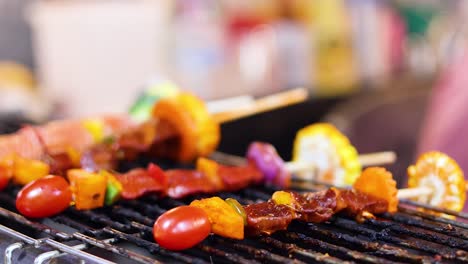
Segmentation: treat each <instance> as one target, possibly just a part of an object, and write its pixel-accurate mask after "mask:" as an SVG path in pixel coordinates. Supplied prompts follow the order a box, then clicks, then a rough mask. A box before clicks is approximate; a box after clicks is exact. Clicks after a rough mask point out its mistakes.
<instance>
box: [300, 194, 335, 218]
mask: <svg viewBox="0 0 468 264" xmlns="http://www.w3.org/2000/svg"><path fill="white" fill-rule="evenodd" d="M291 195H292V198H293V199H294V202H293V208H294V211H295V212H296V213H297V214H298V216H299V219H300V220H302V221H305V222H313V223H320V222H324V221H327V220H328V219H330V217H332V216H333V214H334V213H335V209H336V203H337V202H336V200H337V192H336V191H335V190H334V189H328V190H324V191H320V192H310V193H305V194H300V193H295V192H291Z"/></svg>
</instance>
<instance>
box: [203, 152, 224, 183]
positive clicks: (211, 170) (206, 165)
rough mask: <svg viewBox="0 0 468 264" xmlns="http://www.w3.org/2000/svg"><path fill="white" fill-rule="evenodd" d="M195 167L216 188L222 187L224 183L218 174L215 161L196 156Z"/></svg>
mask: <svg viewBox="0 0 468 264" xmlns="http://www.w3.org/2000/svg"><path fill="white" fill-rule="evenodd" d="M196 168H197V171H201V172H203V173H204V174H205V176H206V177H207V178H208V179H209V180H210V182H211V183H212V184H213V185H214V186H216V188H217V189H219V190H222V189H223V186H224V183H223V179H222V178H221V177H220V176H219V175H218V163H217V162H216V161H214V160H210V159H207V158H198V159H197V166H196Z"/></svg>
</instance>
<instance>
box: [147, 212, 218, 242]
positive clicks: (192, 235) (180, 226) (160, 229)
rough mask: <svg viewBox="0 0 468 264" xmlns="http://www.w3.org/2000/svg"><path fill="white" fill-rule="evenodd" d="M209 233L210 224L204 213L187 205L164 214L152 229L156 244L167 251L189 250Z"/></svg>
mask: <svg viewBox="0 0 468 264" xmlns="http://www.w3.org/2000/svg"><path fill="white" fill-rule="evenodd" d="M210 232H211V223H210V220H209V219H208V215H207V214H206V213H205V211H203V209H201V208H197V207H194V206H187V205H184V206H179V207H176V208H174V209H171V210H169V211H167V212H165V213H164V214H162V215H161V216H160V217H159V218H158V219H157V220H156V222H155V223H154V227H153V236H154V239H155V240H156V242H158V244H159V245H160V246H161V247H164V248H167V249H169V250H184V249H188V248H191V247H193V246H195V245H196V244H198V243H200V242H201V241H203V240H204V239H205V238H206V237H207V236H208V235H209V234H210Z"/></svg>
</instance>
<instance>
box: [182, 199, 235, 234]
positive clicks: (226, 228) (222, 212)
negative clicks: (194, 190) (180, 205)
mask: <svg viewBox="0 0 468 264" xmlns="http://www.w3.org/2000/svg"><path fill="white" fill-rule="evenodd" d="M190 206H195V207H198V208H201V209H203V211H205V213H206V214H207V215H208V218H209V219H210V222H211V230H212V231H213V233H215V234H217V235H220V236H222V237H228V238H234V239H243V238H244V219H243V218H242V216H240V215H239V214H238V213H237V212H236V211H235V210H234V208H232V207H231V206H230V205H229V204H228V203H226V202H225V201H224V200H223V199H221V198H219V197H211V198H207V199H201V200H195V201H193V202H192V203H191V204H190Z"/></svg>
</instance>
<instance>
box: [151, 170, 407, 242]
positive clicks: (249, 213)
mask: <svg viewBox="0 0 468 264" xmlns="http://www.w3.org/2000/svg"><path fill="white" fill-rule="evenodd" d="M380 170H383V172H384V173H380V172H381V171H380ZM376 172H377V173H376ZM364 173H367V174H368V175H371V176H372V177H374V178H376V179H375V180H374V181H381V180H379V179H377V178H380V177H382V176H384V178H385V179H382V180H386V176H387V174H390V173H389V172H387V171H385V169H381V168H369V169H366V170H365V171H364ZM390 176H391V174H390ZM358 181H359V179H358ZM382 192H383V193H386V194H388V195H387V196H382ZM396 204H398V199H397V198H396V188H395V182H394V181H393V185H392V184H390V185H387V186H385V187H382V190H379V191H377V192H376V191H375V190H374V191H369V190H368V189H364V190H362V189H361V186H360V185H356V186H354V187H353V189H348V190H339V189H336V188H330V189H328V190H323V191H319V192H308V193H296V192H291V191H277V192H275V193H274V194H273V195H272V197H271V199H270V200H268V201H266V202H261V203H256V204H250V205H245V206H242V205H240V204H239V203H238V202H237V201H235V200H234V199H232V198H228V199H226V200H225V201H224V200H222V199H221V198H219V197H212V198H206V199H201V200H195V201H193V202H192V203H191V204H190V206H188V207H192V210H193V211H194V212H197V210H198V209H202V211H203V212H204V213H205V214H206V218H207V219H208V220H209V222H210V223H211V232H213V233H214V234H217V235H220V236H224V237H229V238H233V239H243V238H244V232H245V233H248V234H250V235H258V234H271V233H274V232H276V231H279V230H285V229H287V228H288V226H289V224H290V223H291V222H292V221H293V220H299V221H304V222H310V223H320V222H324V221H328V220H329V219H330V218H331V217H332V216H333V215H335V214H337V213H344V214H347V215H349V216H352V217H355V218H356V219H357V220H358V221H364V220H365V219H366V218H373V217H374V216H373V215H374V214H381V213H385V212H394V211H395V210H396ZM178 210H184V211H189V209H188V208H187V206H182V208H180V207H179V208H175V209H172V210H170V211H168V212H166V213H164V214H163V215H161V216H160V217H159V218H158V219H157V220H156V222H155V224H154V230H153V234H154V238H155V240H156V241H157V242H158V243H159V244H160V245H161V246H163V247H166V248H168V249H172V250H181V249H186V248H190V247H192V246H194V245H195V244H197V243H199V242H201V240H203V239H204V238H205V237H206V236H207V235H208V234H207V233H209V232H207V233H206V236H204V237H203V236H200V237H199V240H198V241H197V240H194V241H192V242H193V243H192V244H187V243H185V244H184V243H177V242H180V241H177V239H178V238H179V237H180V239H183V236H180V234H177V232H174V231H173V230H170V228H171V227H176V226H177V223H178V222H184V223H185V222H186V220H185V219H184V218H183V217H177V218H174V217H172V216H173V215H174V214H175V213H177V211H178ZM187 217H188V216H186V218H187ZM197 221H199V220H197ZM169 223H171V224H169ZM186 225H187V226H190V225H189V224H188V223H186ZM192 227H193V228H194V229H197V228H199V227H197V226H194V225H192ZM169 235H171V239H172V241H170V243H169V241H168V238H167V237H168V236H169ZM181 244H183V245H184V246H185V247H182V248H181V247H180V245H181Z"/></svg>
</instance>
